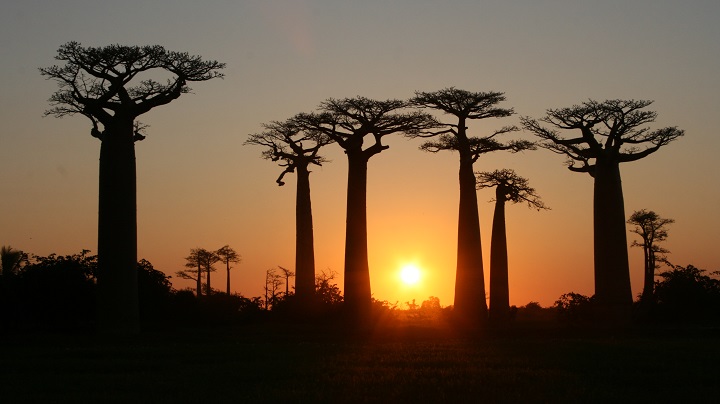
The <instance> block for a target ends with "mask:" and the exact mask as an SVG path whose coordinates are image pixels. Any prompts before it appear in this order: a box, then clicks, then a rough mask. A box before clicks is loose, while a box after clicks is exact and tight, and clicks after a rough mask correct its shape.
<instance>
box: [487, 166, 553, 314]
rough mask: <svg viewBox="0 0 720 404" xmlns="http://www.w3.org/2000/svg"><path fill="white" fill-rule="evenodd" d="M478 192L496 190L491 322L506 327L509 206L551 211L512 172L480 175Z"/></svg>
mask: <svg viewBox="0 0 720 404" xmlns="http://www.w3.org/2000/svg"><path fill="white" fill-rule="evenodd" d="M476 175H477V177H476V178H477V188H478V189H482V188H492V187H495V213H494V215H493V223H492V238H491V240H490V322H491V323H494V324H499V325H502V324H505V323H507V321H508V320H510V286H509V284H508V254H507V237H506V228H505V202H511V203H518V202H525V203H527V205H528V207H531V208H535V209H538V210H540V209H549V208H548V207H546V206H545V204H544V203H543V202H542V201H541V200H540V197H539V196H538V195H537V194H536V193H535V189H533V188H531V187H530V184H529V183H528V180H527V179H525V178H523V177H521V176H519V175H517V174H516V173H515V171H513V170H509V169H503V170H495V171H493V172H480V173H476Z"/></svg>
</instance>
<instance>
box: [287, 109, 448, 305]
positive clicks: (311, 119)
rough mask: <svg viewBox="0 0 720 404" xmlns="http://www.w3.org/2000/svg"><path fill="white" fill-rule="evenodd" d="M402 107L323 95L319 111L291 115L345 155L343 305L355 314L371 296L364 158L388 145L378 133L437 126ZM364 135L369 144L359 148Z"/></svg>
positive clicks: (427, 116)
mask: <svg viewBox="0 0 720 404" xmlns="http://www.w3.org/2000/svg"><path fill="white" fill-rule="evenodd" d="M407 106H408V103H407V102H405V101H400V100H386V101H376V100H371V99H368V98H365V97H356V98H345V99H341V100H337V99H329V100H327V101H325V102H323V103H322V104H320V113H312V114H298V115H296V116H295V118H294V120H295V122H296V123H297V124H298V125H299V126H300V127H302V128H303V129H304V130H306V131H309V132H318V133H322V134H324V135H326V136H328V137H329V138H330V139H332V140H333V141H334V142H335V143H337V144H338V145H339V146H340V147H342V148H343V150H344V151H345V155H346V156H347V160H348V188H347V212H346V214H347V221H346V223H347V227H346V233H345V304H346V308H347V310H348V313H349V315H350V316H353V317H355V319H364V318H366V317H367V315H369V313H370V308H371V297H372V296H371V292H370V270H369V266H368V251H367V209H366V199H367V198H366V197H367V166H368V160H370V158H371V157H372V156H374V155H376V154H378V153H380V152H382V151H383V150H386V149H388V148H389V146H387V145H384V144H383V143H382V138H383V137H385V136H388V135H391V134H395V133H405V134H408V135H411V134H415V133H418V132H419V131H422V130H425V129H429V128H433V127H436V125H437V123H436V122H435V120H434V119H432V117H431V116H430V115H428V114H424V113H421V112H419V111H410V112H404V111H403V110H404V109H405V108H406V107H407ZM366 138H369V139H371V143H370V145H369V146H367V147H365V148H363V146H364V144H365V143H364V142H365V140H366Z"/></svg>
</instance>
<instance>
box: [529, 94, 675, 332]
mask: <svg viewBox="0 0 720 404" xmlns="http://www.w3.org/2000/svg"><path fill="white" fill-rule="evenodd" d="M650 104H652V101H646V100H607V101H602V102H598V101H594V100H589V101H586V102H583V103H582V104H580V105H574V106H572V107H569V108H560V109H549V110H547V113H546V115H545V116H544V117H543V118H540V119H538V120H536V119H532V118H529V117H523V118H521V122H522V125H523V127H524V128H525V129H526V130H528V131H530V132H532V133H533V134H535V135H536V136H538V137H539V138H540V139H542V140H543V142H542V143H541V147H543V148H545V149H548V150H550V151H552V152H554V153H557V154H561V155H564V156H565V157H566V158H567V159H568V160H567V166H568V169H570V170H571V171H574V172H580V173H587V174H590V176H592V177H593V179H594V191H593V194H594V196H593V232H594V234H593V239H594V261H595V300H596V304H597V308H598V310H599V313H598V314H599V315H600V318H601V320H603V321H605V322H607V323H608V324H610V325H612V324H618V323H620V324H622V323H626V322H628V321H629V319H630V315H631V304H632V291H631V289H630V267H629V264H628V246H627V234H626V229H625V203H624V200H623V190H622V182H621V178H620V163H627V162H631V161H636V160H640V159H642V158H644V157H647V156H648V155H650V154H652V153H655V152H656V151H658V150H659V149H660V148H661V147H663V146H665V145H667V144H668V143H670V142H672V141H674V140H675V139H677V138H679V137H681V136H683V134H684V132H683V131H682V130H680V129H678V128H677V127H666V128H662V129H657V130H650V128H648V127H647V126H646V125H647V124H649V123H651V122H654V121H655V119H656V117H657V113H656V112H654V111H646V110H644V108H645V107H647V106H649V105H650ZM544 124H546V125H549V127H546V126H544ZM560 131H571V132H574V133H576V135H574V136H571V137H564V136H563V135H562V134H561V132H560Z"/></svg>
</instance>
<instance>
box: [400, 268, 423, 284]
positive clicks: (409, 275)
mask: <svg viewBox="0 0 720 404" xmlns="http://www.w3.org/2000/svg"><path fill="white" fill-rule="evenodd" d="M420 276H421V273H420V268H418V266H417V265H415V264H405V265H403V266H402V268H400V279H401V280H402V281H403V283H404V284H406V285H415V284H416V283H418V282H419V281H420Z"/></svg>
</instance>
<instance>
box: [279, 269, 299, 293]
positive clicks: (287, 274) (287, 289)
mask: <svg viewBox="0 0 720 404" xmlns="http://www.w3.org/2000/svg"><path fill="white" fill-rule="evenodd" d="M278 268H280V272H282V275H281V276H282V277H283V278H285V297H287V296H288V295H289V294H290V278H292V277H294V276H295V272H293V271H291V270H289V269H287V268H285V267H281V266H280V265H278ZM295 289H296V290H297V287H296V288H295Z"/></svg>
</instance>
